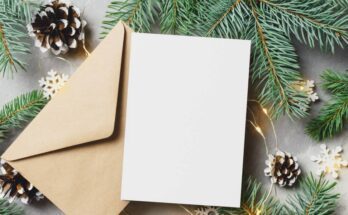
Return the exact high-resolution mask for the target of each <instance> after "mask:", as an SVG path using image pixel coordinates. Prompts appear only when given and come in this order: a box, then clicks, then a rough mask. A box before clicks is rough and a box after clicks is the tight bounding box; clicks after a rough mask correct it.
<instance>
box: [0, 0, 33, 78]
mask: <svg viewBox="0 0 348 215" xmlns="http://www.w3.org/2000/svg"><path fill="white" fill-rule="evenodd" d="M36 5H38V2H37V1H31V0H26V1H24V0H0V75H1V73H2V75H3V76H5V74H9V75H12V74H13V73H14V72H17V71H19V70H25V66H26V63H25V62H23V59H22V58H21V57H23V56H24V55H26V54H28V53H30V49H29V47H30V43H29V42H28V40H27V39H28V33H27V30H26V24H27V23H28V22H29V21H30V19H31V10H32V8H33V7H34V6H36Z"/></svg>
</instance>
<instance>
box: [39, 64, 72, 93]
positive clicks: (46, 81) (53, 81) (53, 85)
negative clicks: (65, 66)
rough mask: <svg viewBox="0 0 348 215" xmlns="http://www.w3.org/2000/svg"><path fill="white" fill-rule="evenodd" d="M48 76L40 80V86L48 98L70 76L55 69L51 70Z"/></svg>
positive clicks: (60, 87)
mask: <svg viewBox="0 0 348 215" xmlns="http://www.w3.org/2000/svg"><path fill="white" fill-rule="evenodd" d="M47 74H48V76H46V77H44V78H41V79H40V80H39V84H40V87H41V88H42V90H43V93H44V96H45V98H46V99H51V98H52V97H53V96H54V95H55V94H56V93H57V92H58V91H59V90H60V89H62V87H63V86H64V85H65V83H66V82H67V81H68V78H69V76H68V75H65V74H62V75H58V73H57V72H56V71H54V70H50V71H49V72H48V73H47Z"/></svg>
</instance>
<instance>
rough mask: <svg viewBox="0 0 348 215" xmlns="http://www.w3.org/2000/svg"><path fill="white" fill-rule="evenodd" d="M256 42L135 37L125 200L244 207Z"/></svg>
mask: <svg viewBox="0 0 348 215" xmlns="http://www.w3.org/2000/svg"><path fill="white" fill-rule="evenodd" d="M249 56H250V41H246V40H231V39H215V38H198V37H186V36H168V35H154V34H141V33H133V34H132V39H131V59H130V74H129V86H128V101H127V117H126V137H125V150H124V161H123V176H122V177H123V178H122V194H121V198H122V199H123V200H132V201H150V202H165V203H180V204H194V205H211V206H227V207H239V206H240V199H241V185H242V168H243V153H244V134H245V122H246V111H247V93H248V74H249Z"/></svg>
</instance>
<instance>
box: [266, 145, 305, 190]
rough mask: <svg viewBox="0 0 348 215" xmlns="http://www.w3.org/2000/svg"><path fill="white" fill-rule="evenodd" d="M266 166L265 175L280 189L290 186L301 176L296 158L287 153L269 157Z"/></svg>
mask: <svg viewBox="0 0 348 215" xmlns="http://www.w3.org/2000/svg"><path fill="white" fill-rule="evenodd" d="M266 165H267V168H266V169H265V171H264V172H265V175H266V176H269V177H271V182H272V183H274V184H276V183H277V184H279V185H280V186H282V187H283V186H292V185H293V184H294V183H295V182H296V180H297V178H298V176H299V175H300V174H301V169H300V168H299V164H298V162H297V158H296V157H293V156H292V155H291V154H290V153H287V152H285V153H284V152H282V151H278V152H277V153H276V154H275V155H269V156H268V160H266Z"/></svg>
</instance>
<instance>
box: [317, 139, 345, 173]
mask: <svg viewBox="0 0 348 215" xmlns="http://www.w3.org/2000/svg"><path fill="white" fill-rule="evenodd" d="M320 148H321V152H320V154H319V156H312V157H311V160H312V161H313V162H315V163H317V164H319V168H318V171H317V174H318V175H321V174H324V175H326V174H331V175H332V177H333V178H335V179H337V178H338V176H339V175H338V174H339V172H340V171H341V169H342V168H344V167H348V161H346V160H343V158H342V154H341V153H342V152H343V149H342V147H341V146H337V147H336V148H335V149H334V150H331V149H329V148H328V147H327V146H326V145H325V144H322V145H320Z"/></svg>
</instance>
